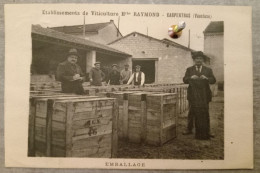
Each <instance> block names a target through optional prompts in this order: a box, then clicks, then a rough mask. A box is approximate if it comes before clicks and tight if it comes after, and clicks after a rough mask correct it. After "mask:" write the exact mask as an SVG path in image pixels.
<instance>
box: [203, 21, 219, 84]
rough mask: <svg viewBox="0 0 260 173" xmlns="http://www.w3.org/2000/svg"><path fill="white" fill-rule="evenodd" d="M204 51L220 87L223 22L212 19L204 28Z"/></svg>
mask: <svg viewBox="0 0 260 173" xmlns="http://www.w3.org/2000/svg"><path fill="white" fill-rule="evenodd" d="M203 33H204V53H205V54H206V55H207V56H209V57H210V66H211V68H212V70H213V72H214V74H215V77H216V79H217V82H218V83H219V84H220V87H223V86H221V85H222V84H223V83H224V22H223V21H213V22H210V24H209V25H208V26H207V27H206V29H205V30H204V32H203Z"/></svg>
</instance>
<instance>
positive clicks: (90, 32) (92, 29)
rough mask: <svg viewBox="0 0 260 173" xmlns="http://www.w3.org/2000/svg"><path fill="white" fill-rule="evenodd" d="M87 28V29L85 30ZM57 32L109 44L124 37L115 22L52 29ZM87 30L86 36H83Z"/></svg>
mask: <svg viewBox="0 0 260 173" xmlns="http://www.w3.org/2000/svg"><path fill="white" fill-rule="evenodd" d="M84 27H85V29H84ZM50 29H53V30H55V31H59V32H62V33H65V34H70V35H74V36H77V37H80V38H84V39H86V40H90V41H94V42H97V43H101V44H107V43H110V42H112V41H114V40H117V39H119V38H121V37H122V34H121V33H120V31H119V29H118V28H117V26H116V25H115V23H114V20H110V22H105V23H94V24H85V25H73V26H59V27H52V28H50ZM84 30H85V35H84V34H83V33H84Z"/></svg>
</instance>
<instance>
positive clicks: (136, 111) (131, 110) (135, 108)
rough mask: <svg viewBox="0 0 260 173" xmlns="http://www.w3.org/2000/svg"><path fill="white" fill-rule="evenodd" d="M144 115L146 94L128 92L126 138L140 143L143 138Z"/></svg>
mask: <svg viewBox="0 0 260 173" xmlns="http://www.w3.org/2000/svg"><path fill="white" fill-rule="evenodd" d="M144 117H146V94H144V93H142V92H138V93H133V94H129V96H128V140H129V142H135V143H140V142H142V141H143V140H144V139H145V129H144V128H143V125H144V124H145V122H144Z"/></svg>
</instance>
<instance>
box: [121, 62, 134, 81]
mask: <svg viewBox="0 0 260 173" xmlns="http://www.w3.org/2000/svg"><path fill="white" fill-rule="evenodd" d="M131 75H132V72H131V71H130V70H129V65H128V64H125V69H124V70H122V71H121V73H120V76H121V82H122V84H127V82H128V80H129V79H130V77H131Z"/></svg>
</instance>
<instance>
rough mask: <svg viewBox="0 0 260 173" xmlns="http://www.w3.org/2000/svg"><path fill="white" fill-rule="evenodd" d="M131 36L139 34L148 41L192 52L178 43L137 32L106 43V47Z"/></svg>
mask: <svg viewBox="0 0 260 173" xmlns="http://www.w3.org/2000/svg"><path fill="white" fill-rule="evenodd" d="M132 34H139V35H141V36H143V37H146V38H148V39H153V40H155V41H159V42H161V43H164V44H169V45H171V46H174V47H178V48H181V49H185V50H188V51H192V49H190V48H188V47H186V46H183V45H181V44H178V43H176V42H174V41H171V40H168V39H166V38H164V39H162V40H159V39H157V38H154V37H151V36H147V35H144V34H141V33H139V32H132V33H130V34H127V35H126V36H124V37H121V38H119V39H117V40H115V41H112V42H111V43H108V45H110V44H113V43H115V42H117V41H119V40H122V39H124V38H126V37H128V36H130V35H132Z"/></svg>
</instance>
